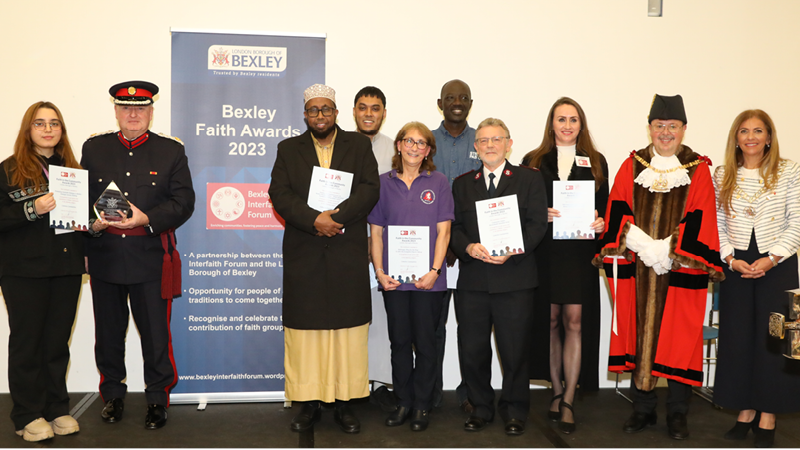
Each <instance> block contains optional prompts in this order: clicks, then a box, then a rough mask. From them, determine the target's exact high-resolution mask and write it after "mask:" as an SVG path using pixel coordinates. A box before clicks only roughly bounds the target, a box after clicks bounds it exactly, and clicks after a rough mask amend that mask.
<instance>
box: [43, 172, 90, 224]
mask: <svg viewBox="0 0 800 450" xmlns="http://www.w3.org/2000/svg"><path fill="white" fill-rule="evenodd" d="M49 171H50V172H49V173H50V192H52V193H53V199H54V200H55V201H56V207H55V209H53V210H52V211H50V228H55V230H56V234H61V233H71V232H73V231H87V230H88V229H89V172H88V171H87V170H84V169H73V168H71V167H62V166H53V165H51V166H50V167H49Z"/></svg>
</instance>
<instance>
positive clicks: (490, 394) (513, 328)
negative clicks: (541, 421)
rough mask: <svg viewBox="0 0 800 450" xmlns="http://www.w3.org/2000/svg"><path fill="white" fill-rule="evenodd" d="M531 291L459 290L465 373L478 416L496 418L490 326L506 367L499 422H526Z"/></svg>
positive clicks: (499, 406)
mask: <svg viewBox="0 0 800 450" xmlns="http://www.w3.org/2000/svg"><path fill="white" fill-rule="evenodd" d="M533 292H534V291H533V289H526V290H522V291H515V292H505V293H499V294H489V293H488V292H478V291H464V290H459V292H458V297H457V298H456V311H457V312H458V340H459V341H460V343H461V354H462V356H463V357H464V358H463V359H462V360H461V369H462V374H463V376H464V381H465V382H466V384H467V390H468V392H469V399H470V401H471V402H472V404H473V405H474V406H475V412H474V413H473V414H474V415H475V416H478V417H482V418H484V419H486V420H492V419H493V418H494V413H495V408H494V389H492V342H491V340H492V327H494V335H495V340H496V342H497V351H498V353H499V355H498V356H499V358H500V363H501V365H502V367H503V390H502V393H501V395H500V401H499V402H498V404H497V409H498V412H499V413H500V417H502V419H503V420H504V421H508V420H509V419H519V420H523V421H524V420H526V419H527V418H528V412H529V410H530V381H529V379H528V358H529V355H530V318H531V311H532V310H533Z"/></svg>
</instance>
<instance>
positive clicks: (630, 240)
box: [625, 225, 653, 253]
mask: <svg viewBox="0 0 800 450" xmlns="http://www.w3.org/2000/svg"><path fill="white" fill-rule="evenodd" d="M652 242H653V238H651V237H650V236H648V235H647V233H645V232H644V231H642V229H641V228H639V227H637V226H636V225H631V226H630V227H629V228H628V234H626V235H625V246H626V247H628V250H630V251H632V252H635V253H639V252H640V251H642V250H644V249H645V248H647V246H648V245H650V244H651V243H652Z"/></svg>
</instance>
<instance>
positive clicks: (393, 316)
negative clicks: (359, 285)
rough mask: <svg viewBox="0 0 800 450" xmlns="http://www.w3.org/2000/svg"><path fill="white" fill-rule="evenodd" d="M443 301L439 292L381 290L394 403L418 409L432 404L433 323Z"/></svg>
mask: <svg viewBox="0 0 800 450" xmlns="http://www.w3.org/2000/svg"><path fill="white" fill-rule="evenodd" d="M443 302H444V298H443V296H442V292H430V291H384V292H383V303H384V305H385V306H386V318H387V322H388V325H389V340H390V341H391V343H392V384H393V385H394V394H395V396H396V397H397V404H398V406H403V407H406V408H412V409H421V410H430V409H431V408H432V406H433V389H434V385H435V383H436V360H437V358H436V325H437V324H438V323H439V315H440V314H441V311H442V303H443ZM412 345H413V348H412ZM415 350H416V351H415Z"/></svg>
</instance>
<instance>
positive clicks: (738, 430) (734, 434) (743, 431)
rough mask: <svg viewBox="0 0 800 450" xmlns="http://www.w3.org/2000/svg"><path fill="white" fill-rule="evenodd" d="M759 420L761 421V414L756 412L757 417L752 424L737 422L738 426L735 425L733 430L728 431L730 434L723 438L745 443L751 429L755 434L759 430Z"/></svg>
mask: <svg viewBox="0 0 800 450" xmlns="http://www.w3.org/2000/svg"><path fill="white" fill-rule="evenodd" d="M759 419H761V412H760V411H756V415H755V417H753V420H751V421H750V422H739V421H738V420H737V421H736V425H734V426H733V428H731V429H730V430H728V432H727V433H725V436H723V437H724V438H725V439H728V440H733V441H743V440H744V439H745V438H746V437H747V433H748V432H749V431H750V429H752V430H753V433H755V432H756V430H757V429H758V421H759Z"/></svg>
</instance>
